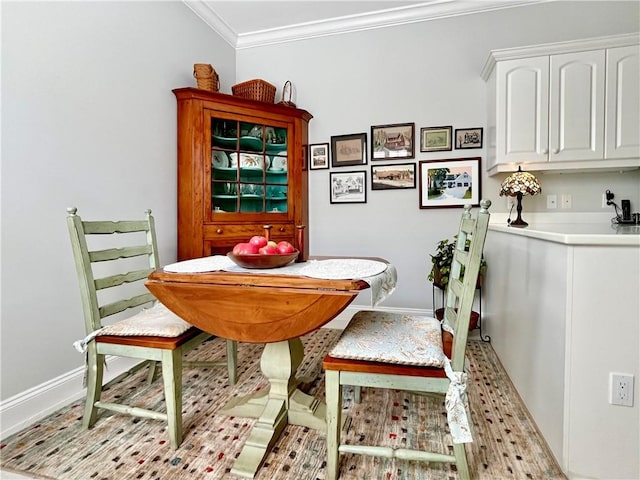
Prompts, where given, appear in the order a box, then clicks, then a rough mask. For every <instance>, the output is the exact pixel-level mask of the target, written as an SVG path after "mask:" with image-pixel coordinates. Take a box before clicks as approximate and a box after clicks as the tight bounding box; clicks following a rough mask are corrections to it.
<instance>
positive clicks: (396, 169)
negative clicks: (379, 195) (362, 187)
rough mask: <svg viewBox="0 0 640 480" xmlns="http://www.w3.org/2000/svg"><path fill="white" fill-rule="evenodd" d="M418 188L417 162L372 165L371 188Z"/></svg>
mask: <svg viewBox="0 0 640 480" xmlns="http://www.w3.org/2000/svg"><path fill="white" fill-rule="evenodd" d="M398 188H416V164H415V163H396V164H393V165H371V190H394V189H398Z"/></svg>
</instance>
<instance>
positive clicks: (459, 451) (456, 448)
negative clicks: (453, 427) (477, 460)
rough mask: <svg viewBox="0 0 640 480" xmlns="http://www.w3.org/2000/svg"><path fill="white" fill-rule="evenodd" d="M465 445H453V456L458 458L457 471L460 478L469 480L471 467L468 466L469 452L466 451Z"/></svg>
mask: <svg viewBox="0 0 640 480" xmlns="http://www.w3.org/2000/svg"><path fill="white" fill-rule="evenodd" d="M464 445H465V444H464V443H454V444H453V455H454V456H455V457H456V469H457V470H458V478H459V479H460V480H469V479H470V478H471V477H470V475H469V465H468V464H467V452H466V451H465V449H464Z"/></svg>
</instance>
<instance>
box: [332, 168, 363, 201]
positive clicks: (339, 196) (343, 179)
mask: <svg viewBox="0 0 640 480" xmlns="http://www.w3.org/2000/svg"><path fill="white" fill-rule="evenodd" d="M329 187H330V188H331V191H330V193H329V195H330V197H329V198H330V199H331V203H367V172H365V171H360V172H331V173H330V174H329Z"/></svg>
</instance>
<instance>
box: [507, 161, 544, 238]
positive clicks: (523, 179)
mask: <svg viewBox="0 0 640 480" xmlns="http://www.w3.org/2000/svg"><path fill="white" fill-rule="evenodd" d="M540 193H542V187H541V186H540V182H538V179H537V178H536V177H535V175H533V174H531V173H529V172H523V171H522V168H520V167H518V171H517V172H515V173H512V174H511V175H509V176H508V177H507V178H505V179H504V181H503V182H502V184H501V185H500V196H504V195H507V196H509V197H517V199H518V204H517V207H516V210H517V212H518V218H516V219H515V220H514V221H512V222H510V223H509V225H510V226H512V227H526V226H527V225H529V224H528V223H527V222H525V221H524V220H523V219H522V216H521V213H522V197H523V196H524V195H538V194H540Z"/></svg>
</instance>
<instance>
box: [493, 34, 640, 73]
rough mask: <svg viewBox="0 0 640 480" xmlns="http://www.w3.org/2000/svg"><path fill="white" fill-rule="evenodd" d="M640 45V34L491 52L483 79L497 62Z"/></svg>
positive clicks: (608, 36)
mask: <svg viewBox="0 0 640 480" xmlns="http://www.w3.org/2000/svg"><path fill="white" fill-rule="evenodd" d="M638 44H640V32H632V33H623V34H620V35H607V36H604V37H595V38H586V39H583V40H569V41H566V42H555V43H544V44H541V45H531V46H527V47H514V48H501V49H498V50H491V52H490V53H489V57H488V58H487V60H486V62H485V64H484V67H483V68H482V73H481V77H482V79H483V80H485V81H486V80H488V79H489V77H490V76H491V72H492V71H493V69H494V68H495V65H496V62H502V61H504V60H517V59H520V58H529V57H539V56H543V55H558V54H563V53H574V52H586V51H589V50H604V49H607V48H615V47H626V46H630V45H638Z"/></svg>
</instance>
